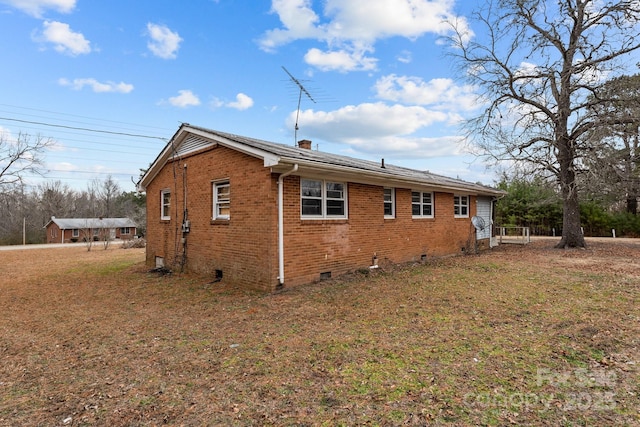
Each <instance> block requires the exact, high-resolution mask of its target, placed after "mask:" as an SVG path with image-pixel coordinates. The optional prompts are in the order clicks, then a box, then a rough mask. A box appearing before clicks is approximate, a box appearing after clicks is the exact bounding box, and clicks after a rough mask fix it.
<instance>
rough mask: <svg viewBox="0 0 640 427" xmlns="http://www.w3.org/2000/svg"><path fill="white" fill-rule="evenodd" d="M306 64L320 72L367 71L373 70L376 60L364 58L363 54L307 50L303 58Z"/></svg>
mask: <svg viewBox="0 0 640 427" xmlns="http://www.w3.org/2000/svg"><path fill="white" fill-rule="evenodd" d="M304 60H305V62H306V63H307V64H309V65H313V66H314V67H317V68H318V69H320V70H322V71H340V72H347V71H369V70H375V69H376V64H377V61H378V60H377V59H375V58H372V57H367V56H364V52H349V51H347V50H339V51H329V52H322V51H321V50H320V49H316V48H312V49H309V51H308V52H307V54H306V55H305V56H304Z"/></svg>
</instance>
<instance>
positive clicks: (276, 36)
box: [259, 0, 323, 51]
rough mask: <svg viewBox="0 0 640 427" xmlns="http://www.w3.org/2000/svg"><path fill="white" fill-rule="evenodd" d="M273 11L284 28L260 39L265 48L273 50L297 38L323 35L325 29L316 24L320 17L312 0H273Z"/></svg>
mask: <svg viewBox="0 0 640 427" xmlns="http://www.w3.org/2000/svg"><path fill="white" fill-rule="evenodd" d="M271 13H275V14H277V15H278V17H279V18H280V22H282V25H283V27H284V28H276V29H273V30H268V31H267V32H266V33H265V35H264V37H262V39H260V40H259V44H260V47H261V48H262V49H263V50H266V51H272V50H274V49H275V48H276V47H278V46H282V45H284V44H287V43H290V42H292V41H294V40H297V39H305V38H322V37H323V30H322V29H320V28H318V27H317V26H316V25H317V24H318V22H319V21H320V18H319V17H318V15H316V13H315V12H314V11H313V9H312V8H311V0H273V1H272V2H271Z"/></svg>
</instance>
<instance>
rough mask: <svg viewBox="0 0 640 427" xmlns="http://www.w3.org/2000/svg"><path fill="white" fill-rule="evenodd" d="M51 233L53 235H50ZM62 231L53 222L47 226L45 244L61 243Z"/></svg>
mask: <svg viewBox="0 0 640 427" xmlns="http://www.w3.org/2000/svg"><path fill="white" fill-rule="evenodd" d="M52 233H53V235H52ZM62 242H63V240H62V231H61V230H60V227H58V225H57V224H56V223H54V222H52V223H50V224H49V225H47V243H62Z"/></svg>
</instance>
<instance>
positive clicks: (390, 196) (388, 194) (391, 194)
mask: <svg viewBox="0 0 640 427" xmlns="http://www.w3.org/2000/svg"><path fill="white" fill-rule="evenodd" d="M395 202H396V192H395V189H393V188H385V189H384V217H385V218H394V217H395V215H396V209H395Z"/></svg>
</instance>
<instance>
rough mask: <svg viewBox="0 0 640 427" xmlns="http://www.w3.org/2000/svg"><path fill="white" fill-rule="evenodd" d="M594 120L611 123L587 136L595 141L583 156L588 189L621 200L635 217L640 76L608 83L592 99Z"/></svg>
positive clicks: (638, 185) (639, 176) (639, 150)
mask: <svg viewBox="0 0 640 427" xmlns="http://www.w3.org/2000/svg"><path fill="white" fill-rule="evenodd" d="M593 101H597V103H595V102H594V104H595V105H594V107H593V116H594V120H604V121H606V122H607V123H610V125H609V126H606V127H603V126H601V127H597V128H595V129H594V130H593V131H592V132H589V136H590V138H591V140H592V141H595V143H596V144H597V145H596V144H594V145H595V146H594V147H593V151H592V153H590V155H589V156H587V157H586V159H585V162H586V163H587V164H588V165H589V170H588V172H589V173H588V175H587V176H586V177H585V181H586V183H587V184H588V185H587V188H589V190H591V191H594V190H595V189H601V192H602V193H604V194H607V193H609V197H610V198H611V199H612V201H621V199H624V204H625V205H626V206H625V207H626V211H627V212H629V213H631V214H633V215H637V213H638V197H639V196H640V74H635V75H632V76H619V77H617V78H614V79H611V80H609V81H607V82H606V83H605V84H604V85H603V86H602V87H601V88H600V90H599V91H598V92H597V93H596V94H595V95H594V96H593Z"/></svg>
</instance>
